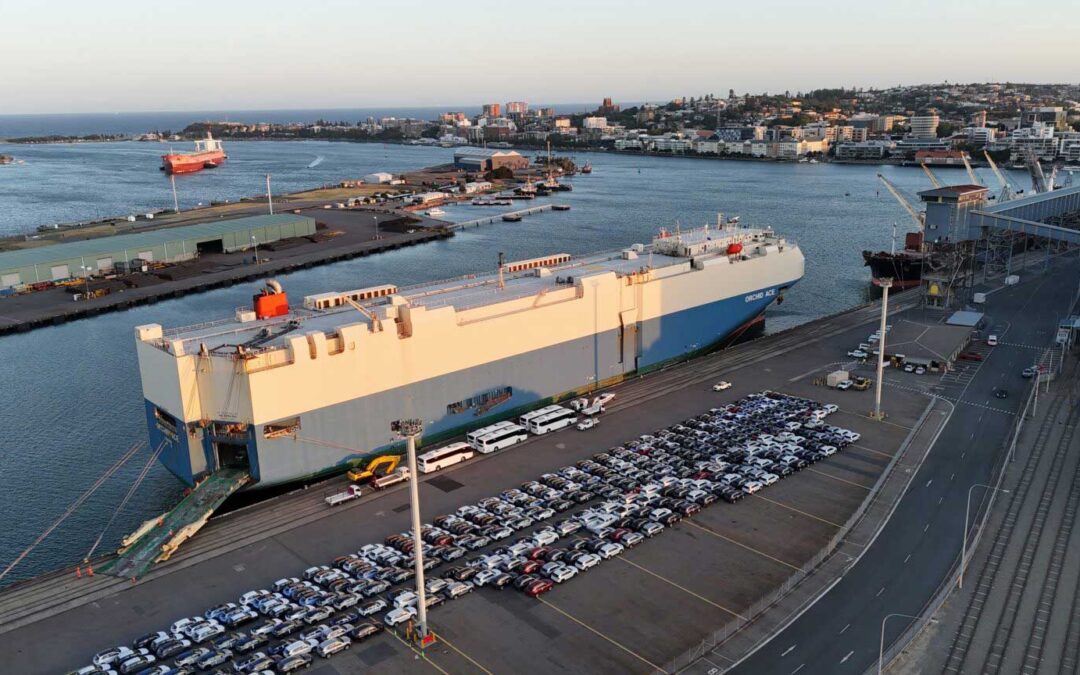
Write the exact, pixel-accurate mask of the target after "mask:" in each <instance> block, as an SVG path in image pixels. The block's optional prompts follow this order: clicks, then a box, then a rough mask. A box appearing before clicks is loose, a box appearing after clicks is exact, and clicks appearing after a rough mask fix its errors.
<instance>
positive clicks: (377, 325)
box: [345, 298, 382, 331]
mask: <svg viewBox="0 0 1080 675" xmlns="http://www.w3.org/2000/svg"><path fill="white" fill-rule="evenodd" d="M345 302H347V303H349V304H350V305H352V307H353V309H355V310H356V311H358V312H360V313H361V314H363V315H364V316H366V317H367V318H368V319H369V320H370V321H371V327H372V329H374V330H375V331H382V321H380V320H379V317H377V316H375V314H373V313H372V312H369V311H368V310H367V309H365V308H364V306H363V305H361V304H360V303H359V302H356V301H355V300H353V299H352V298H345Z"/></svg>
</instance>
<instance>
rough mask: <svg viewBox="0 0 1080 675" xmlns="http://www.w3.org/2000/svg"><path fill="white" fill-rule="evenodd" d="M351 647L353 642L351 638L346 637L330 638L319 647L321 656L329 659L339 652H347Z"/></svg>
mask: <svg viewBox="0 0 1080 675" xmlns="http://www.w3.org/2000/svg"><path fill="white" fill-rule="evenodd" d="M350 646H352V640H350V639H349V637H348V636H346V635H340V636H338V637H336V638H330V639H329V640H327V641H325V642H323V643H322V644H320V645H319V648H318V652H319V656H321V657H323V658H324V659H327V658H330V657H331V656H333V655H334V654H337V653H338V652H341V651H345V650H346V649H348V648H349V647H350Z"/></svg>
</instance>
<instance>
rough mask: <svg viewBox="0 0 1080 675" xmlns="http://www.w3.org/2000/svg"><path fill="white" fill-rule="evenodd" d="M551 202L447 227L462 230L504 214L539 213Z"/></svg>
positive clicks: (528, 214) (549, 206)
mask: <svg viewBox="0 0 1080 675" xmlns="http://www.w3.org/2000/svg"><path fill="white" fill-rule="evenodd" d="M552 206H554V205H553V204H540V205H538V206H531V207H529V208H527V209H520V210H518V211H507V212H506V213H495V214H492V215H490V216H484V217H483V218H477V219H475V220H466V221H465V222H462V223H454V224H452V225H448V226H447V229H451V230H464V229H465V228H467V227H479V226H480V225H487V224H489V223H494V222H495V221H497V220H502V219H503V217H504V216H522V217H524V216H531V215H532V214H534V213H540V212H542V211H550V210H551V207H552Z"/></svg>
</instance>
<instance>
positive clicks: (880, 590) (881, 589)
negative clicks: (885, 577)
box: [874, 586, 885, 598]
mask: <svg viewBox="0 0 1080 675" xmlns="http://www.w3.org/2000/svg"><path fill="white" fill-rule="evenodd" d="M884 592H885V587H884V586H882V587H881V588H880V589H878V592H877V593H876V594H875V595H874V597H875V598H876V597H878V596H879V595H881V594H882V593H884Z"/></svg>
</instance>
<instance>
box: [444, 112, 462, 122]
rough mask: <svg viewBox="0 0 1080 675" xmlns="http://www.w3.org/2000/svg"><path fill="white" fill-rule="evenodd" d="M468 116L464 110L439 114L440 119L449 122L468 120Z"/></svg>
mask: <svg viewBox="0 0 1080 675" xmlns="http://www.w3.org/2000/svg"><path fill="white" fill-rule="evenodd" d="M467 119H468V118H467V117H466V116H465V113H463V112H444V113H440V114H439V121H440V122H445V123H447V124H455V123H460V122H464V121H466V120H467Z"/></svg>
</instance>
